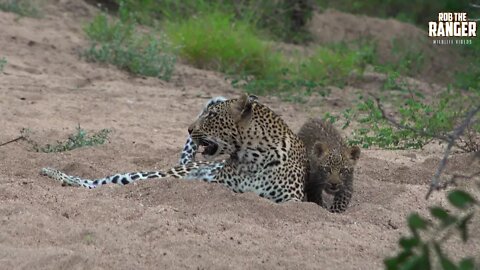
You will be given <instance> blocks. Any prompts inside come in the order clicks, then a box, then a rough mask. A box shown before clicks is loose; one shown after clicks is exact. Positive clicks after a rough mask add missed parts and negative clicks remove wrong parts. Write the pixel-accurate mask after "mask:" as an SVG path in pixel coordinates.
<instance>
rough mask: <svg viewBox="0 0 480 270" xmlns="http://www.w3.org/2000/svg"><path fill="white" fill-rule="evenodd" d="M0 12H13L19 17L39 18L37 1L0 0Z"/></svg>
mask: <svg viewBox="0 0 480 270" xmlns="http://www.w3.org/2000/svg"><path fill="white" fill-rule="evenodd" d="M0 10H3V11H6V12H13V13H16V14H18V15H20V16H25V17H33V18H40V17H41V12H40V8H39V6H38V1H31V0H0Z"/></svg>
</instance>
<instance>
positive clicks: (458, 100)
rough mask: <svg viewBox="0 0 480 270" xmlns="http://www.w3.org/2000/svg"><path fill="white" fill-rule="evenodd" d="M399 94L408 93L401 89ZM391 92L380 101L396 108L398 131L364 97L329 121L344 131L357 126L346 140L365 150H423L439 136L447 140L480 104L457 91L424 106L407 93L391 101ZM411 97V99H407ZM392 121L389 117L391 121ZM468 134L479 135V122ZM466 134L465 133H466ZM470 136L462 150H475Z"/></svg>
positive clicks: (420, 99) (477, 100)
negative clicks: (340, 123)
mask: <svg viewBox="0 0 480 270" xmlns="http://www.w3.org/2000/svg"><path fill="white" fill-rule="evenodd" d="M402 91H407V90H405V89H403V90H402ZM392 92H393V91H389V92H388V93H386V94H387V95H388V96H389V98H388V100H389V102H387V101H386V100H385V99H382V102H384V103H385V102H387V103H386V104H388V105H392V106H389V107H398V108H399V109H398V110H397V111H396V112H395V117H394V118H395V119H394V120H395V121H396V123H398V124H400V125H401V126H402V127H403V128H399V127H398V126H396V125H395V124H393V123H392V122H390V121H389V120H387V119H386V118H385V115H384V113H385V114H388V113H392V112H385V111H384V112H382V110H381V108H380V107H379V105H378V104H377V103H376V101H375V100H373V99H371V98H366V99H365V100H364V101H362V102H359V103H358V104H357V105H356V106H355V107H354V108H353V109H348V110H346V111H345V112H344V113H343V114H342V115H327V116H326V117H327V118H330V119H334V120H337V119H342V120H343V121H344V123H346V124H345V125H344V128H346V127H347V126H348V125H349V124H350V123H351V122H352V121H356V122H357V123H358V125H357V126H356V127H355V129H354V131H353V132H352V136H351V137H350V138H349V143H351V144H355V145H361V146H363V147H365V148H368V147H371V146H378V147H381V148H387V149H407V148H422V147H423V146H424V145H425V144H427V143H429V142H431V141H432V140H434V139H435V138H438V137H448V136H449V132H450V131H451V130H453V128H454V127H455V126H456V125H457V124H458V123H459V120H461V119H462V117H464V116H465V114H466V112H468V111H469V110H470V109H471V108H473V106H478V104H480V96H478V95H470V96H462V95H461V94H459V92H458V91H452V90H447V91H446V92H444V93H443V94H441V95H439V97H438V99H437V100H436V101H433V102H430V103H427V102H425V100H424V99H423V98H422V96H421V95H415V91H413V90H410V92H409V93H408V95H399V96H398V99H395V98H392V97H391V95H392ZM408 96H410V97H408ZM391 119H392V118H391ZM467 131H468V132H467V133H469V134H470V133H478V132H480V123H479V122H478V121H477V122H474V124H473V125H472V126H470V127H469V128H468V130H467ZM466 135H468V134H466ZM474 137H475V136H473V137H472V138H467V139H466V140H465V141H464V144H465V145H464V146H465V147H464V148H465V149H470V150H468V151H476V149H478V147H479V145H478V142H476V141H469V140H475V138H474Z"/></svg>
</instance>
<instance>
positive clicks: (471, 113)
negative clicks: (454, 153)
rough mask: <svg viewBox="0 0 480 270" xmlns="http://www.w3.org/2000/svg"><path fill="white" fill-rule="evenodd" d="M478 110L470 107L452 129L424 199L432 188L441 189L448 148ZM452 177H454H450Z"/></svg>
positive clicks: (448, 152) (479, 107) (479, 108)
mask: <svg viewBox="0 0 480 270" xmlns="http://www.w3.org/2000/svg"><path fill="white" fill-rule="evenodd" d="M479 111H480V106H477V107H476V108H473V109H471V110H470V111H469V112H468V113H467V115H466V117H465V120H464V121H463V123H462V124H460V125H459V126H458V127H457V128H456V129H455V130H454V131H453V134H452V135H451V136H449V137H450V138H449V139H450V141H449V142H448V145H447V148H446V149H445V153H444V154H443V158H442V160H441V161H440V165H439V166H438V168H437V172H436V173H435V175H434V176H433V178H432V182H431V183H430V189H429V190H428V192H427V195H425V199H428V198H429V197H430V194H432V192H433V191H434V190H439V189H441V188H442V187H441V185H440V175H441V174H442V172H443V170H445V167H446V165H447V160H448V156H449V155H450V150H451V149H452V146H453V145H454V144H455V141H456V140H457V139H458V138H459V137H460V136H461V135H462V134H463V132H464V131H465V129H466V128H467V127H468V125H469V124H470V122H471V121H472V119H473V117H474V116H475V114H477V113H478V112H479ZM452 179H454V178H452Z"/></svg>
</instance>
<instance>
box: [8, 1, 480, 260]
mask: <svg viewBox="0 0 480 270" xmlns="http://www.w3.org/2000/svg"><path fill="white" fill-rule="evenodd" d="M45 11H46V12H45V16H44V17H43V18H41V19H31V18H18V17H17V16H16V15H14V14H11V13H5V12H0V25H2V26H1V31H0V48H1V49H0V56H5V57H6V58H7V60H8V64H7V66H6V67H5V69H4V72H3V74H0V115H1V117H0V126H1V127H2V128H1V129H0V143H2V142H6V141H8V140H11V139H14V138H16V137H18V136H19V131H20V130H21V129H22V128H28V129H29V130H30V131H31V138H32V139H34V140H36V141H38V142H39V143H54V142H55V141H57V140H63V139H65V138H67V137H68V135H69V134H71V133H73V132H74V131H75V127H76V126H78V125H79V124H80V125H81V127H82V128H84V129H85V130H87V131H98V130H100V129H103V128H108V129H111V130H113V133H112V134H111V136H110V138H109V143H107V144H104V145H101V146H95V147H85V148H79V149H75V150H73V151H68V152H62V153H37V152H34V151H32V149H31V146H30V145H29V144H28V143H27V142H26V141H23V140H20V141H17V142H14V143H10V144H7V145H4V146H1V147H0V269H381V268H383V259H384V258H385V257H386V256H391V255H393V254H395V252H396V251H398V247H397V241H398V239H399V237H400V236H401V235H404V234H405V233H407V232H408V228H407V226H406V223H405V220H406V217H407V215H408V214H409V213H410V212H412V211H418V212H420V213H424V214H425V213H427V211H428V207H429V206H431V205H433V204H441V205H447V202H446V200H445V195H444V193H443V192H436V193H434V194H433V196H432V197H431V198H430V199H429V200H425V198H424V197H425V194H426V192H427V190H428V183H429V181H430V179H431V177H432V175H433V173H434V171H435V169H436V167H437V164H438V161H439V160H440V158H441V156H442V151H443V150H442V149H443V147H442V146H437V145H431V146H429V147H426V148H425V149H424V150H415V151H412V150H409V151H387V150H363V151H362V156H361V158H360V160H359V163H358V167H357V170H356V176H355V177H356V178H355V184H354V187H355V193H354V196H353V201H352V203H351V205H350V207H349V208H348V210H347V211H346V212H345V213H342V214H332V213H329V212H328V211H326V210H325V209H322V208H320V207H319V206H317V205H316V204H313V203H296V202H291V203H285V204H275V203H272V202H270V201H268V200H266V199H262V198H260V197H258V196H256V195H254V194H249V193H247V194H236V193H233V192H231V191H230V190H228V189H227V188H225V187H223V186H220V185H215V184H207V183H202V182H200V181H185V180H177V179H164V180H150V181H144V182H139V183H136V184H132V185H129V186H117V185H108V186H104V187H101V188H98V189H95V190H86V189H82V188H75V187H64V186H61V184H60V183H58V182H55V181H53V180H51V179H49V178H47V177H44V176H40V174H39V172H40V169H41V168H42V167H47V166H48V167H55V168H58V169H61V170H64V171H66V172H68V173H69V174H74V175H79V176H83V177H90V178H95V177H102V176H106V175H110V174H112V173H115V172H128V171H136V170H153V169H165V168H169V167H170V166H173V165H175V164H176V163H177V162H178V157H179V153H180V151H181V148H182V145H183V143H184V141H185V139H186V136H187V127H188V125H189V124H190V123H191V122H192V121H193V120H194V118H195V117H196V116H197V114H198V112H199V111H200V109H201V108H202V106H203V104H204V103H205V102H206V101H207V100H208V99H209V98H210V97H212V96H217V95H223V96H226V97H236V96H237V95H239V94H240V91H239V90H238V89H233V88H232V87H231V86H230V84H229V83H228V81H225V76H224V75H222V74H220V73H216V72H212V71H205V70H198V69H194V68H192V67H189V66H187V65H184V64H181V63H179V64H177V66H176V71H175V75H174V78H173V79H172V80H171V81H170V82H165V81H161V80H159V79H155V78H144V77H137V76H132V75H130V74H128V73H126V72H124V71H120V70H118V69H116V68H115V67H113V66H107V65H102V64H95V63H88V62H86V61H84V60H83V59H81V58H80V57H79V52H80V51H81V50H82V48H85V46H86V44H87V41H86V38H85V36H84V34H83V30H82V26H83V24H84V23H85V22H87V21H88V20H90V19H91V18H92V16H93V15H94V12H95V8H94V7H92V6H90V5H88V4H86V3H84V2H83V1H74V0H70V1H52V2H48V3H47V4H46V6H45ZM356 90H357V89H355V88H352V87H350V88H348V89H346V90H345V91H337V92H335V93H333V94H332V95H330V96H328V97H327V98H326V99H324V100H322V102H321V103H319V102H317V101H312V102H310V103H307V105H308V106H305V105H302V104H296V103H287V102H282V101H281V100H279V99H278V98H275V97H268V96H266V97H260V100H261V101H262V102H264V103H265V104H267V105H269V106H270V107H271V108H272V109H273V110H274V111H276V112H277V113H279V114H281V115H282V117H283V118H284V119H285V120H286V122H287V123H288V124H289V125H290V127H291V128H292V129H293V130H295V131H297V130H298V129H299V128H300V126H301V125H302V124H303V121H304V119H306V118H307V117H309V116H319V115H322V114H323V113H324V112H327V111H340V110H342V109H344V108H346V107H348V106H349V103H348V102H346V101H345V100H347V101H348V99H344V98H342V95H345V94H348V93H354V92H355V91H356ZM315 102H316V103H315ZM343 132H345V131H343ZM451 158H452V159H451V162H450V163H449V164H450V166H449V173H454V172H462V173H468V172H473V170H474V168H473V167H472V166H471V165H470V163H469V160H470V156H469V155H467V154H455V155H453V156H452V157H451ZM461 184H462V185H463V186H465V187H466V188H467V189H471V187H472V186H473V185H472V184H471V183H461ZM478 221H479V220H478V217H477V218H476V219H475V220H474V221H473V223H472V225H473V226H472V234H471V235H472V239H471V241H470V242H469V243H467V244H466V245H461V244H458V241H452V243H451V244H449V246H450V250H451V251H452V252H453V253H455V254H457V255H464V254H476V255H477V256H478V254H479V250H480V241H479V239H480V238H479V237H480V228H479V226H478V224H479V223H478Z"/></svg>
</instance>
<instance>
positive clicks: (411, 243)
mask: <svg viewBox="0 0 480 270" xmlns="http://www.w3.org/2000/svg"><path fill="white" fill-rule="evenodd" d="M399 244H400V246H401V247H403V248H404V249H405V250H410V249H412V248H414V247H417V246H418V245H419V244H420V239H418V238H417V237H402V238H400V240H399Z"/></svg>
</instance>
